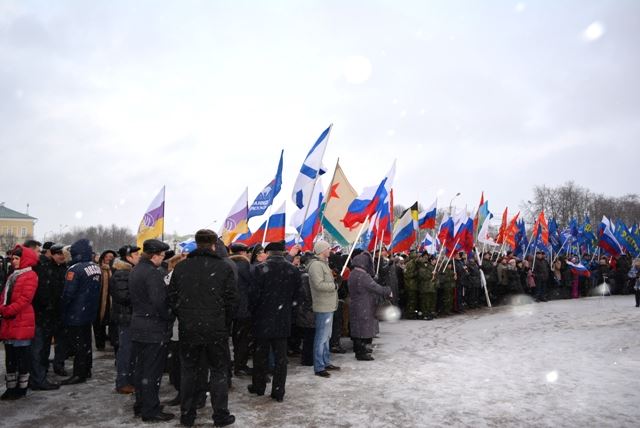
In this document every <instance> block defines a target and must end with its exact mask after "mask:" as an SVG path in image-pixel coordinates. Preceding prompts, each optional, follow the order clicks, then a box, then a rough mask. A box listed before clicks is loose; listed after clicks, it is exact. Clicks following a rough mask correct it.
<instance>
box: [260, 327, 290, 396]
mask: <svg viewBox="0 0 640 428" xmlns="http://www.w3.org/2000/svg"><path fill="white" fill-rule="evenodd" d="M255 343H256V350H255V353H254V354H253V376H252V383H253V386H254V388H255V390H256V391H257V392H258V394H264V390H265V389H266V388H267V369H268V365H269V350H270V349H273V353H274V357H275V367H274V369H273V382H272V384H271V396H272V397H274V398H283V397H284V393H285V388H284V386H285V383H286V382H287V338H286V337H282V338H263V337H260V338H255Z"/></svg>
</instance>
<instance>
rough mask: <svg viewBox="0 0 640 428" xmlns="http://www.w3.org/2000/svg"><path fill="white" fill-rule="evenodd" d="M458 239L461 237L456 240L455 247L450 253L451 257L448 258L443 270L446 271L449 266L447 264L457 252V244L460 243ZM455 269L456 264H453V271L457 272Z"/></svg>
mask: <svg viewBox="0 0 640 428" xmlns="http://www.w3.org/2000/svg"><path fill="white" fill-rule="evenodd" d="M458 241H460V238H458V239H456V242H455V243H454V244H453V249H452V250H451V254H449V258H448V259H447V263H445V265H444V267H443V268H442V272H444V271H445V269H446V268H447V266H448V265H449V262H450V261H451V257H453V253H455V252H456V246H457V245H458ZM455 269H456V264H455V263H454V264H453V271H454V273H455Z"/></svg>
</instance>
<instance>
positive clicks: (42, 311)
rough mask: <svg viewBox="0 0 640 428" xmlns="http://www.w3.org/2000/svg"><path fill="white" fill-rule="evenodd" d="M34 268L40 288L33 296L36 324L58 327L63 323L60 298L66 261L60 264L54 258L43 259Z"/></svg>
mask: <svg viewBox="0 0 640 428" xmlns="http://www.w3.org/2000/svg"><path fill="white" fill-rule="evenodd" d="M34 270H35V271H36V273H37V274H38V289H37V290H36V294H35V296H34V297H33V302H32V305H33V310H34V312H35V315H36V325H37V326H39V327H44V328H56V327H58V326H59V325H60V324H61V319H60V299H61V298H62V290H63V289H64V278H65V273H66V272H67V265H66V264H65V263H63V264H61V265H59V264H56V262H54V261H53V260H48V259H47V260H44V261H43V260H42V259H41V261H40V264H39V265H37V266H36V267H35V268H34Z"/></svg>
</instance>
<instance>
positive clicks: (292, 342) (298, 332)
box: [287, 324, 303, 355]
mask: <svg viewBox="0 0 640 428" xmlns="http://www.w3.org/2000/svg"><path fill="white" fill-rule="evenodd" d="M302 334H303V333H302V329H301V328H300V327H298V326H297V325H296V324H291V336H289V338H288V339H287V346H288V347H289V352H290V353H299V352H300V348H301V346H302ZM289 355H291V354H289Z"/></svg>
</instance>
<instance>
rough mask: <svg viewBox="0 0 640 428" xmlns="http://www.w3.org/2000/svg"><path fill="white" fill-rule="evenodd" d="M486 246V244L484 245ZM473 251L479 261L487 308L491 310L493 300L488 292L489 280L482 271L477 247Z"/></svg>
mask: <svg viewBox="0 0 640 428" xmlns="http://www.w3.org/2000/svg"><path fill="white" fill-rule="evenodd" d="M482 245H484V244H482ZM473 249H474V250H475V253H476V259H477V260H478V270H479V271H480V284H482V288H484V297H485V298H486V299H487V306H488V307H489V308H491V299H489V291H488V290H487V278H485V276H484V272H483V271H482V269H481V267H482V259H481V258H480V256H478V249H477V248H476V246H475V245H474V246H473Z"/></svg>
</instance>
